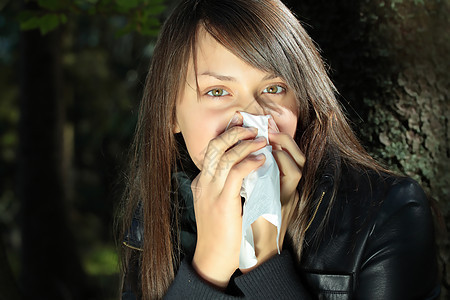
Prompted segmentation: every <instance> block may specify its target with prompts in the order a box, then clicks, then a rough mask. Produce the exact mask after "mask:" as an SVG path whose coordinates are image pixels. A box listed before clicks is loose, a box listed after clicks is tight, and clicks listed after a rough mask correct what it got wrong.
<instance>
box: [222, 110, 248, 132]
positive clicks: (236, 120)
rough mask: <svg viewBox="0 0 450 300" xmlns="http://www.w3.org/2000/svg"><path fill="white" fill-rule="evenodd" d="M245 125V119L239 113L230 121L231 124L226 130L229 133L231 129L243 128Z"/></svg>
mask: <svg viewBox="0 0 450 300" xmlns="http://www.w3.org/2000/svg"><path fill="white" fill-rule="evenodd" d="M243 123H244V117H242V115H241V114H240V113H239V112H238V111H237V112H235V113H234V115H233V117H232V118H231V119H230V122H229V123H228V125H227V127H226V128H225V131H227V130H228V129H230V128H233V127H234V126H242V124H243Z"/></svg>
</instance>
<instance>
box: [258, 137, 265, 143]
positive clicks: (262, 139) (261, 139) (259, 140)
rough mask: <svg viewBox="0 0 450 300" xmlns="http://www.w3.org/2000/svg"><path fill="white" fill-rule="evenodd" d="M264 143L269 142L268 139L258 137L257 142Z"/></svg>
mask: <svg viewBox="0 0 450 300" xmlns="http://www.w3.org/2000/svg"><path fill="white" fill-rule="evenodd" d="M262 141H265V142H267V140H266V138H265V137H263V136H259V137H257V138H256V139H255V142H258V143H259V142H262Z"/></svg>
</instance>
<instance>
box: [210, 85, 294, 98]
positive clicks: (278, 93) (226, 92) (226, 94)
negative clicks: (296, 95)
mask: <svg viewBox="0 0 450 300" xmlns="http://www.w3.org/2000/svg"><path fill="white" fill-rule="evenodd" d="M271 87H277V90H280V89H281V91H279V92H277V93H269V92H264V91H266V90H267V89H268V88H271ZM218 90H220V91H222V92H223V93H225V94H224V95H218V96H214V95H213V91H218ZM285 92H286V87H285V86H283V85H281V84H272V85H269V86H267V87H266V88H265V89H264V90H263V94H271V95H280V94H283V93H285ZM205 95H206V96H209V97H212V98H220V97H225V96H228V95H231V93H230V92H228V91H227V90H225V89H223V88H213V89H211V90H209V91H207V92H206V94H205Z"/></svg>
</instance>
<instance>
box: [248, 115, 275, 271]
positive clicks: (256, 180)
mask: <svg viewBox="0 0 450 300" xmlns="http://www.w3.org/2000/svg"><path fill="white" fill-rule="evenodd" d="M239 113H240V114H241V115H242V117H243V119H244V121H243V123H244V124H243V126H244V127H256V128H258V135H257V136H258V137H259V136H263V137H265V138H266V140H267V144H268V143H269V136H268V127H269V126H268V121H269V118H271V116H269V115H266V116H258V115H251V114H248V113H245V112H239ZM260 153H263V154H264V155H265V156H266V160H265V162H264V164H263V165H262V166H261V167H260V168H258V169H257V170H255V171H253V172H252V173H250V174H249V175H248V176H247V177H245V178H244V180H243V183H242V187H241V192H240V194H241V196H242V197H244V198H245V202H244V206H243V216H242V241H241V250H240V255H239V268H241V269H247V268H250V267H253V266H254V265H256V263H257V259H256V255H255V246H254V241H253V231H252V227H251V225H252V223H253V222H255V221H256V219H258V218H259V217H260V216H262V217H263V218H264V219H266V220H267V221H269V222H270V223H272V224H273V225H275V226H276V227H277V247H278V253H280V248H279V245H278V239H279V235H280V228H281V202H280V172H279V169H278V165H277V163H276V161H275V158H274V157H273V155H272V146H270V145H269V144H268V145H267V146H266V147H264V148H262V149H260V150H258V151H255V152H253V154H255V155H256V154H260Z"/></svg>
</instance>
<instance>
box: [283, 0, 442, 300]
mask: <svg viewBox="0 0 450 300" xmlns="http://www.w3.org/2000/svg"><path fill="white" fill-rule="evenodd" d="M287 4H288V6H290V7H291V8H293V9H294V11H296V13H297V15H298V16H299V18H300V19H301V20H303V21H304V22H306V23H307V24H309V25H310V26H308V25H307V26H306V29H307V30H308V31H309V33H310V34H311V35H312V37H313V39H314V40H315V41H316V42H317V43H318V45H319V46H320V47H321V48H322V50H323V56H324V57H325V59H326V61H327V63H328V64H329V65H330V67H331V69H330V73H331V77H332V79H333V81H334V82H335V84H336V86H337V88H338V90H339V91H340V93H341V95H340V96H339V97H340V100H341V102H342V103H343V105H344V107H345V108H346V110H347V112H348V115H349V117H350V119H351V120H352V122H353V123H354V128H355V131H356V133H357V134H358V135H359V137H360V139H361V140H362V142H363V144H364V145H365V146H366V148H367V149H368V150H369V152H370V153H371V154H372V155H373V156H374V157H375V158H377V159H378V160H379V161H381V162H382V163H385V165H386V166H387V167H388V168H390V169H392V170H394V171H397V172H399V173H401V174H407V175H409V176H411V177H413V178H414V179H416V180H417V181H418V182H419V183H420V184H421V185H422V187H423V188H424V189H425V191H426V192H427V194H428V195H429V198H430V200H431V202H432V203H433V202H434V203H436V202H437V204H438V206H439V209H437V210H436V211H435V213H436V217H437V218H436V219H437V221H438V223H439V222H440V221H442V224H441V225H440V226H437V227H438V234H437V243H438V245H439V248H440V249H439V262H440V266H441V271H442V284H443V291H442V295H441V298H442V299H446V297H447V296H448V293H449V292H448V289H449V287H450V272H449V268H450V261H449V255H448V253H450V242H449V240H448V234H447V232H448V230H449V229H450V201H449V198H450V197H449V196H450V190H449V188H448V187H449V186H450V176H449V174H448V171H449V170H450V164H449V162H450V157H449V156H450V122H449V111H450V101H449V82H450V76H449V74H450V73H449V70H450V35H449V34H448V28H449V27H450V26H449V21H448V20H449V19H448V15H449V14H450V8H449V6H450V4H449V2H448V1H440V0H430V1H420V0H415V1H397V0H385V1H383V0H372V1H362V0H359V1H325V0H304V1H294V0H291V1H287ZM439 214H442V215H443V216H444V218H445V220H443V219H442V218H441V219H439V216H438V215H439ZM444 223H445V224H444Z"/></svg>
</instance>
